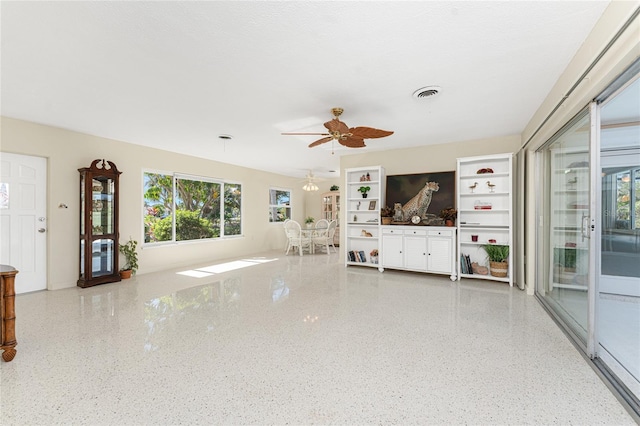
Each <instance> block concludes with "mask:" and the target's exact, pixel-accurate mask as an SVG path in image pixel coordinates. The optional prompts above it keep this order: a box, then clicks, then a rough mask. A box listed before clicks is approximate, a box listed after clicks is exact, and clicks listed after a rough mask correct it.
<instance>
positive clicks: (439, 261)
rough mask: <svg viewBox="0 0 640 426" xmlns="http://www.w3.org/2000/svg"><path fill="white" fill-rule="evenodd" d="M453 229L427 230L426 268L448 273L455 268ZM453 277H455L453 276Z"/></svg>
mask: <svg viewBox="0 0 640 426" xmlns="http://www.w3.org/2000/svg"><path fill="white" fill-rule="evenodd" d="M453 233H454V231H453V230H445V231H431V230H430V231H429V233H428V238H427V252H428V253H429V256H428V258H427V269H428V270H429V271H431V272H440V273H443V274H450V273H452V270H455V258H456V256H455V242H454V238H452V237H453ZM453 279H455V278H453Z"/></svg>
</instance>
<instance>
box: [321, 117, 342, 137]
mask: <svg viewBox="0 0 640 426" xmlns="http://www.w3.org/2000/svg"><path fill="white" fill-rule="evenodd" d="M339 126H340V120H338V119H337V118H334V119H333V120H329V121H327V122H326V123H324V127H326V128H327V130H328V131H330V132H331V133H333V132H336V131H338V127H339Z"/></svg>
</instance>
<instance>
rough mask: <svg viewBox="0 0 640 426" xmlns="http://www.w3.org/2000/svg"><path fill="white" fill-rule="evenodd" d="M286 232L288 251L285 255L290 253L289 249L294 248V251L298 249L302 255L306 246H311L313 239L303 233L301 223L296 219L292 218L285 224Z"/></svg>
mask: <svg viewBox="0 0 640 426" xmlns="http://www.w3.org/2000/svg"><path fill="white" fill-rule="evenodd" d="M284 229H285V232H286V233H287V240H288V244H287V251H286V253H285V255H288V254H289V250H291V249H293V250H294V251H295V250H296V249H297V250H298V252H299V253H300V256H302V252H303V251H304V249H305V248H307V249H308V248H310V245H311V241H310V240H309V239H308V238H306V237H305V236H304V235H303V234H302V228H300V224H299V223H298V222H296V221H295V220H290V221H288V222H287V223H285V224H284Z"/></svg>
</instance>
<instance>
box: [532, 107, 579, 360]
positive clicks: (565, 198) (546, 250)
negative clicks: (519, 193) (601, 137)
mask: <svg viewBox="0 0 640 426" xmlns="http://www.w3.org/2000/svg"><path fill="white" fill-rule="evenodd" d="M589 120H590V116H589V112H588V110H584V111H583V112H582V113H580V114H579V115H578V116H577V117H576V118H575V119H574V120H572V122H570V123H569V124H568V125H567V126H565V128H564V129H563V130H561V131H560V132H559V133H558V134H557V135H556V137H555V138H554V139H553V140H551V141H550V143H549V144H548V145H547V147H546V148H545V149H544V150H543V151H542V158H543V163H544V169H545V174H546V176H547V179H545V180H544V181H545V182H546V187H545V188H544V189H545V191H544V193H545V202H544V203H541V204H542V205H543V206H544V207H543V211H542V212H540V216H541V218H542V222H543V229H544V231H543V236H542V237H543V238H542V241H544V244H543V245H542V248H543V252H542V258H543V259H545V262H544V264H545V265H546V268H545V271H544V273H543V274H542V280H540V281H539V282H538V284H539V285H538V294H539V295H541V296H542V297H543V298H544V300H545V301H546V302H547V303H548V304H549V306H550V307H551V309H552V310H553V311H554V312H555V313H556V315H558V316H559V318H560V320H561V321H562V322H563V323H565V324H566V325H567V326H568V328H569V329H570V331H571V332H572V333H573V334H574V335H575V336H576V337H577V338H578V340H579V341H580V342H581V343H582V344H583V345H584V346H585V348H586V344H587V333H588V323H589V321H588V318H589V303H588V298H587V296H588V285H587V284H588V282H589V269H590V268H589V251H590V218H591V215H590V214H589V208H590V204H591V202H590V190H591V183H590V178H591V164H590V158H589V150H590V145H591V139H590V137H591V132H590V122H589ZM545 218H546V220H545Z"/></svg>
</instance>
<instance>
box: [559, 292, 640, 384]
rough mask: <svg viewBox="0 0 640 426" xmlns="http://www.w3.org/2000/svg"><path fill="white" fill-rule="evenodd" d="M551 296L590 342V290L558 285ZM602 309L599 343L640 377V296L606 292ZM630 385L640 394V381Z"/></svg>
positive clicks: (577, 329)
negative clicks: (588, 310) (588, 305)
mask: <svg viewBox="0 0 640 426" xmlns="http://www.w3.org/2000/svg"><path fill="white" fill-rule="evenodd" d="M549 296H550V299H551V301H552V302H555V303H552V304H553V305H554V306H555V307H556V310H557V312H558V313H559V314H560V316H562V317H563V318H564V319H565V321H567V323H569V324H572V325H573V328H572V329H573V331H574V332H575V333H577V334H578V335H580V336H582V338H583V341H585V342H586V334H587V332H586V324H587V303H588V302H587V292H586V291H581V290H570V289H554V291H553V292H551V293H550V294H549ZM598 313H599V315H598V318H597V321H598V322H597V327H598V338H599V343H600V344H601V345H602V346H604V347H605V348H606V349H607V350H608V351H609V353H610V354H611V356H613V357H614V358H615V359H616V360H617V361H618V362H619V363H620V364H621V366H622V367H623V368H624V369H625V370H627V371H628V373H629V374H630V375H632V376H633V377H635V379H636V380H640V361H639V360H640V298H638V297H630V296H621V295H612V294H606V293H602V294H600V298H599V300H598ZM610 367H611V368H614V367H615V366H610ZM627 386H628V387H630V388H631V389H632V391H633V392H635V393H636V394H637V395H640V387H638V385H637V383H633V384H630V383H627Z"/></svg>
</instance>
